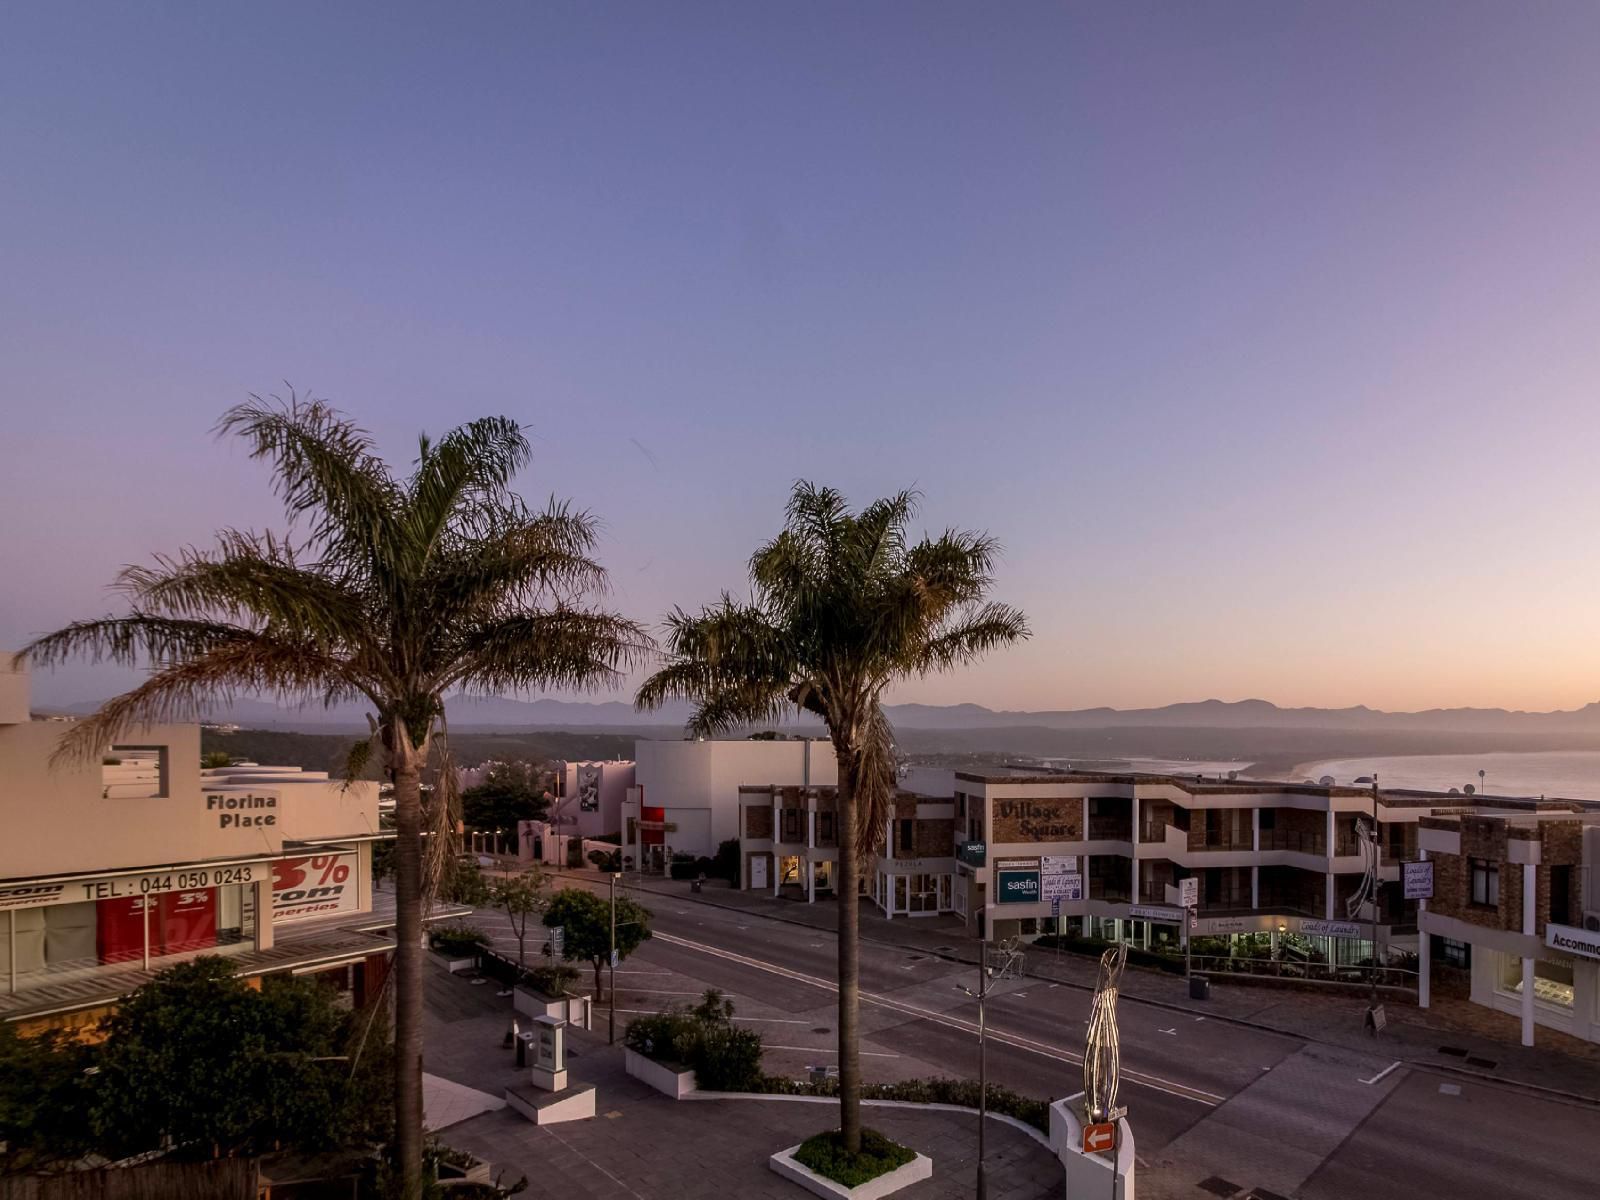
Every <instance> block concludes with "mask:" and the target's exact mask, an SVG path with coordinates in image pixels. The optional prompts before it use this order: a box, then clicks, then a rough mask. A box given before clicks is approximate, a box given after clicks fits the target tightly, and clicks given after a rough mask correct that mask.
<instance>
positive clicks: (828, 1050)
mask: <svg viewBox="0 0 1600 1200" xmlns="http://www.w3.org/2000/svg"><path fill="white" fill-rule="evenodd" d="M767 1049H768V1050H804V1051H805V1052H806V1053H807V1054H837V1053H839V1048H838V1047H837V1046H768V1047H767ZM857 1053H858V1054H860V1055H861V1057H862V1058H899V1057H900V1056H899V1055H898V1054H888V1053H885V1052H884V1051H882V1050H859V1051H857Z"/></svg>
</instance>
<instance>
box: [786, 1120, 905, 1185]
mask: <svg viewBox="0 0 1600 1200" xmlns="http://www.w3.org/2000/svg"><path fill="white" fill-rule="evenodd" d="M794 1156H795V1160H796V1161H797V1162H799V1163H800V1165H801V1166H804V1167H809V1168H810V1169H811V1170H813V1171H815V1172H816V1173H817V1174H818V1175H821V1176H823V1177H824V1178H826V1179H831V1180H833V1181H834V1182H835V1183H841V1184H843V1185H844V1186H845V1187H858V1186H860V1185H861V1184H863V1183H870V1182H871V1181H872V1180H874V1179H876V1178H878V1176H880V1175H887V1174H888V1173H889V1172H890V1171H892V1170H894V1169H895V1168H896V1167H903V1166H905V1164H906V1163H908V1162H910V1161H911V1160H912V1159H913V1158H915V1157H916V1156H917V1155H916V1151H914V1150H912V1149H910V1148H909V1147H907V1146H902V1145H900V1143H899V1142H891V1141H890V1140H889V1139H888V1138H886V1137H884V1136H883V1134H881V1133H879V1132H878V1131H877V1130H875V1129H863V1130H862V1131H861V1150H860V1152H859V1153H857V1154H849V1153H846V1151H845V1148H844V1140H843V1135H842V1134H840V1132H839V1131H838V1130H837V1129H835V1130H833V1131H831V1132H829V1133H819V1134H817V1135H816V1136H815V1137H810V1138H807V1139H806V1140H805V1141H803V1142H801V1143H800V1148H799V1149H798V1150H796V1151H795V1152H794Z"/></svg>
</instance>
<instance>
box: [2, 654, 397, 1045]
mask: <svg viewBox="0 0 1600 1200" xmlns="http://www.w3.org/2000/svg"><path fill="white" fill-rule="evenodd" d="M9 662H10V655H9V654H6V655H3V656H0V830H3V832H4V836H0V1020H9V1021H19V1022H24V1023H28V1024H34V1023H40V1022H45V1023H50V1024H65V1025H85V1026H86V1025H90V1024H92V1023H93V1022H94V1021H96V1020H98V1018H99V1016H100V1015H101V1014H102V1013H103V1012H104V1011H105V1009H106V1007H107V1006H108V1005H110V1004H111V1003H113V1002H114V1001H115V1000H116V999H117V998H119V997H120V996H122V995H124V994H126V993H127V992H129V991H131V990H132V989H133V988H136V987H138V986H139V985H140V984H142V983H144V982H147V981H148V980H149V979H150V978H151V976H152V974H153V973H154V972H155V971H157V970H159V969H160V968H161V967H163V966H165V965H167V964H169V963H171V962H174V961H177V960H179V959H181V958H184V957H188V956H192V955H196V954H202V953H204V954H221V955H227V956H230V957H232V958H234V959H235V960H236V961H237V963H238V967H239V970H240V972H241V974H243V975H245V976H247V977H250V976H259V975H262V974H266V973H269V972H275V971H294V972H297V973H311V972H324V971H326V972H333V973H335V974H336V976H337V980H336V981H337V982H340V983H341V984H344V985H348V986H350V987H352V988H354V989H356V990H358V991H360V990H362V989H364V988H366V987H369V986H371V985H372V984H373V983H375V982H376V981H377V979H379V978H381V975H382V973H383V971H384V970H386V965H387V961H388V952H389V950H390V949H391V948H392V942H391V941H390V939H389V938H388V937H387V936H386V935H384V934H383V933H381V932H378V931H376V930H373V929H370V928H369V929H365V930H364V929H363V928H362V926H363V924H364V914H370V913H371V910H372V873H371V862H372V842H373V841H374V840H377V839H380V838H382V837H385V836H389V835H386V834H384V833H382V832H380V830H379V825H378V787H377V785H376V784H373V783H361V784H354V785H352V786H350V787H348V788H346V787H344V786H342V784H341V783H340V782H339V781H335V780H330V779H329V778H328V776H327V775H325V774H322V773H319V772H309V771H301V770H299V769H298V768H291V767H285V768H276V767H260V766H255V765H252V764H246V765H240V766H234V767H228V768H223V769H221V770H212V771H203V770H202V769H201V767H200V730H199V727H198V726H196V725H171V726H155V727H149V728H145V729H141V730H139V731H137V732H136V733H131V734H129V735H128V736H127V737H126V738H124V739H122V740H121V741H120V742H119V743H118V744H117V745H114V746H108V747H106V749H105V752H104V755H103V757H102V758H101V759H96V760H95V761H92V762H86V763H85V762H77V763H74V762H68V763H62V764H53V763H52V762H51V756H52V754H53V752H54V751H55V749H56V747H57V745H58V743H59V741H60V739H61V737H62V736H63V734H65V733H66V732H67V731H68V730H69V729H70V728H71V725H70V723H67V722H61V721H34V720H31V719H30V713H29V687H28V675H27V672H26V671H14V670H10V669H9ZM384 924H386V922H385V923H384Z"/></svg>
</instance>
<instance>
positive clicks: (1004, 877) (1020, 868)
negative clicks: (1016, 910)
mask: <svg viewBox="0 0 1600 1200" xmlns="http://www.w3.org/2000/svg"><path fill="white" fill-rule="evenodd" d="M1039 894H1040V893H1039V860H1038V859H1037V858H997V859H995V860H994V897H995V902H996V903H997V904H1037V903H1039Z"/></svg>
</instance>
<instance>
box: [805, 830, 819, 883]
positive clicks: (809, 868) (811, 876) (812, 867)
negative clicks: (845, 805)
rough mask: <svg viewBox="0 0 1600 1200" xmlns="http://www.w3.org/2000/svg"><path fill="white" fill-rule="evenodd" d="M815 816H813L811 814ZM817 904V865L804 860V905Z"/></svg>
mask: <svg viewBox="0 0 1600 1200" xmlns="http://www.w3.org/2000/svg"><path fill="white" fill-rule="evenodd" d="M813 815H815V814H813ZM816 902H817V864H816V863H815V862H814V861H812V860H811V859H809V858H808V859H806V903H807V904H815V903H816Z"/></svg>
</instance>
